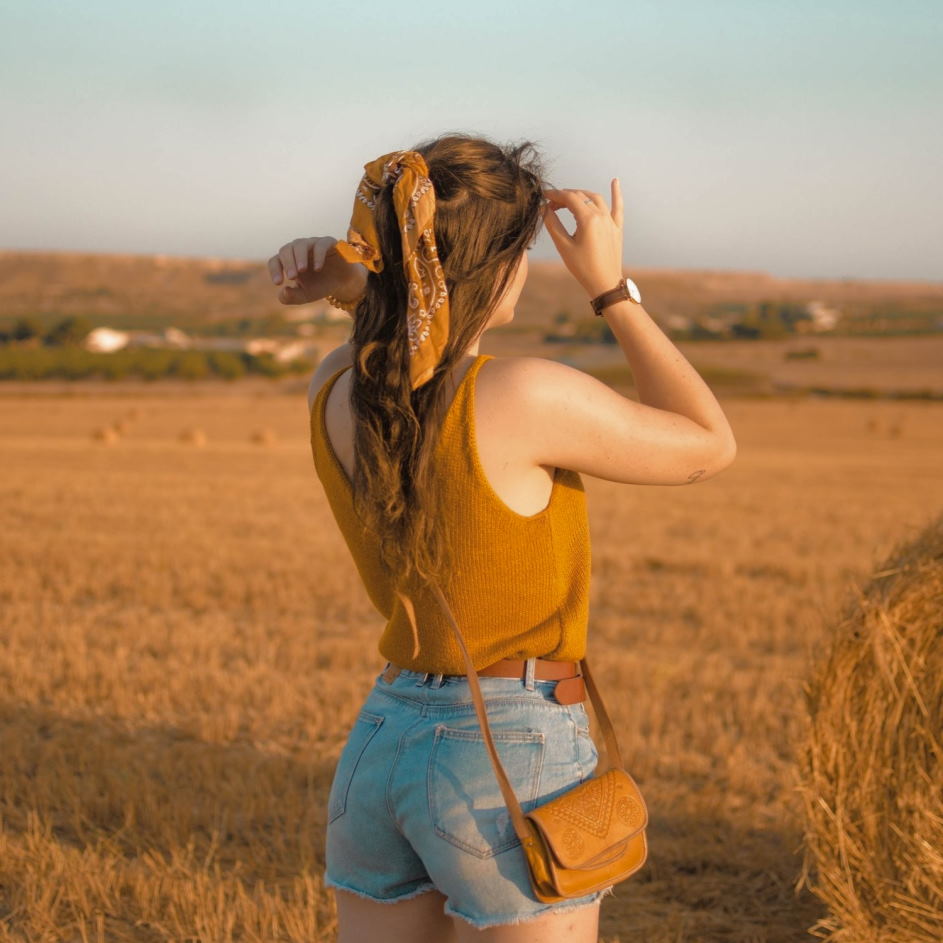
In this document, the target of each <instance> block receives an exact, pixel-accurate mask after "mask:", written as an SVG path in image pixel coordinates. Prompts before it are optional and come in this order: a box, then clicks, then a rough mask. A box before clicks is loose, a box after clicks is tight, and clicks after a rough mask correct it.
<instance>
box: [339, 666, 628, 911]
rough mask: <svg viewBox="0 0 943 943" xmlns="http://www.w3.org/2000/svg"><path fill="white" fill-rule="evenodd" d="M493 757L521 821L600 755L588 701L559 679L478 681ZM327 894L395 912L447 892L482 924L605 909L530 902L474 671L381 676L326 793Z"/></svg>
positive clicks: (588, 771) (583, 775)
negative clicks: (559, 688)
mask: <svg viewBox="0 0 943 943" xmlns="http://www.w3.org/2000/svg"><path fill="white" fill-rule="evenodd" d="M479 683H480V685H481V691H482V694H483V696H484V698H485V703H486V706H487V709H488V721H489V724H490V726H491V731H492V736H493V737H494V741H495V747H496V749H497V750H498V755H499V756H500V757H501V762H502V764H503V765H504V769H505V771H506V772H507V775H508V779H509V780H510V781H511V785H512V786H513V788H514V792H515V794H516V795H517V798H518V801H519V802H520V804H521V807H522V808H523V810H524V811H525V812H527V811H529V810H530V809H532V808H534V807H535V806H536V805H539V804H541V803H543V802H545V801H547V800H549V799H552V798H554V797H555V796H557V795H560V794H561V793H563V792H566V791H567V790H568V789H571V788H572V787H573V786H575V785H576V784H577V783H580V782H582V781H583V780H585V779H587V778H589V777H590V776H591V775H592V773H593V770H594V769H595V767H596V763H597V760H598V759H599V754H598V753H597V750H596V745H595V744H594V742H593V740H592V738H591V736H590V731H589V716H588V714H587V711H586V708H585V706H584V704H582V703H578V704H560V703H558V702H557V701H556V700H555V699H554V697H553V690H554V687H555V686H556V681H542V680H535V679H534V677H533V660H532V659H531V660H530V661H529V664H528V668H527V671H526V672H525V676H524V677H522V678H520V679H518V678H496V677H490V676H485V677H480V678H479ZM325 852H326V853H325V858H326V870H325V884H326V885H327V886H330V887H336V888H340V889H342V890H347V891H352V892H353V893H355V894H358V895H360V896H361V897H366V898H369V899H371V900H375V901H380V902H384V903H393V902H395V901H399V900H405V899H407V898H409V897H415V896H417V895H418V894H422V893H425V892H426V891H430V890H433V889H438V890H439V891H441V892H442V893H443V894H444V895H445V896H446V897H447V901H446V903H445V912H446V913H447V914H451V915H453V916H455V917H459V918H461V919H463V920H466V921H467V922H469V923H471V924H472V925H473V926H476V927H479V928H484V927H490V926H495V925H498V924H508V923H520V922H522V921H524V920H528V919H531V918H534V917H539V916H542V915H543V914H546V913H550V912H562V911H568V910H574V909H576V908H579V907H585V906H588V905H590V904H596V903H597V902H598V901H599V900H601V898H602V897H603V896H604V895H605V894H607V893H611V891H612V888H611V887H607V888H604V889H603V890H600V891H597V892H595V893H593V894H589V895H587V896H585V897H579V898H571V899H567V900H564V901H559V902H557V903H552V904H548V903H544V902H542V901H540V900H539V899H538V898H537V897H535V896H534V893H533V890H532V888H531V884H530V878H529V876H528V872H527V864H526V862H525V859H524V852H523V850H522V848H521V843H520V839H518V837H517V835H516V834H515V832H514V828H513V825H512V824H511V820H510V816H509V814H508V811H507V806H506V805H505V803H504V797H503V796H502V794H501V790H500V788H499V787H498V781H497V778H496V777H495V772H494V767H493V766H492V764H491V759H490V757H489V754H488V750H487V747H486V746H485V742H484V737H483V736H482V733H481V728H480V726H479V723H478V716H477V714H476V713H475V705H474V702H473V701H472V696H471V688H470V685H469V683H468V679H467V677H466V676H465V675H441V674H435V675H433V674H430V673H428V672H421V671H418V672H417V671H406V670H403V671H401V672H400V674H399V675H398V676H397V677H396V678H394V679H393V681H392V682H390V683H387V682H386V681H385V680H384V679H383V672H381V673H380V674H379V675H377V677H376V679H375V681H374V685H373V688H372V689H371V691H370V693H369V695H368V696H367V699H366V701H365V702H364V703H363V705H362V707H361V708H360V710H359V712H358V713H357V715H356V718H355V720H354V722H353V726H352V728H351V730H350V733H349V735H348V738H347V742H346V744H345V745H344V748H343V751H342V752H341V755H340V758H339V760H338V763H337V766H336V768H335V771H334V779H333V781H332V783H331V790H330V794H329V797H328V809H327V836H326V848H325Z"/></svg>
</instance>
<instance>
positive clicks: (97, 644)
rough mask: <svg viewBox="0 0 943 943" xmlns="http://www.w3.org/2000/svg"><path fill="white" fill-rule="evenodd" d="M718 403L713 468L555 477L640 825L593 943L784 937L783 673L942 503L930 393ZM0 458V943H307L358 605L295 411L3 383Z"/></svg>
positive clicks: (359, 626) (793, 929)
mask: <svg viewBox="0 0 943 943" xmlns="http://www.w3.org/2000/svg"><path fill="white" fill-rule="evenodd" d="M722 403H723V405H724V407H725V410H726V412H727V415H728V417H729V419H730V422H731V424H732V426H733V428H734V431H735V433H736V435H737V440H738V444H739V454H738V457H737V460H736V462H735V463H734V465H733V466H731V467H730V468H729V469H727V470H726V471H725V472H723V473H722V474H721V475H720V476H719V477H717V478H715V479H712V480H710V481H707V482H704V483H701V484H698V485H694V486H684V487H638V486H626V485H617V484H613V483H611V482H605V481H600V480H597V479H592V478H588V477H585V476H584V479H583V480H584V483H585V486H586V491H587V496H588V501H589V512H590V525H591V532H592V540H593V586H592V597H591V600H592V601H591V612H590V643H589V644H590V657H591V659H592V660H593V663H594V668H595V671H596V674H597V676H598V678H599V680H600V682H601V686H602V688H603V691H604V693H605V696H606V700H607V704H608V705H609V708H610V711H611V712H612V714H613V719H614V721H615V722H616V724H617V726H618V729H619V731H620V737H621V743H622V745H623V751H624V759H625V760H626V765H627V767H628V768H629V769H630V771H631V772H632V773H633V775H634V776H635V777H636V779H637V780H638V782H639V784H640V786H641V788H642V791H643V793H644V794H645V796H646V799H647V801H648V804H649V809H650V815H651V825H650V829H649V836H650V857H649V861H648V863H647V865H646V866H645V868H644V869H643V871H641V872H640V873H639V874H638V875H636V876H635V877H634V878H632V879H631V880H629V881H628V882H626V883H624V884H621V885H619V886H617V888H616V890H615V893H614V895H613V896H610V897H607V898H606V899H605V901H604V903H603V909H602V920H601V937H602V939H603V940H604V941H607V943H615V941H621V943H630V941H633V943H634V941H638V940H644V941H646V943H669V941H670V943H682V941H685V943H686V941H692V943H693V941H697V943H700V941H705V943H706V941H711V943H713V941H718V943H719V941H725V943H794V941H800V940H802V939H803V938H805V939H811V937H809V936H808V935H807V934H806V929H807V928H808V927H810V926H811V925H812V924H813V923H814V922H815V920H816V919H817V918H818V917H820V916H821V915H822V914H823V908H822V905H821V904H819V902H818V901H817V900H816V899H815V898H814V897H813V896H812V895H811V894H810V893H809V892H808V890H806V889H799V890H797V889H796V887H795V885H796V883H797V879H798V877H799V872H800V854H799V848H800V841H801V833H800V822H799V818H798V810H799V803H798V797H797V795H796V792H795V785H796V783H795V774H794V764H793V749H794V744H795V742H796V739H797V737H798V736H799V734H800V731H801V725H802V699H801V694H802V689H801V685H802V681H803V679H804V677H805V676H806V674H807V670H808V665H809V660H810V659H811V658H814V657H815V655H816V650H817V647H818V646H819V645H820V644H821V643H822V641H823V640H824V639H825V638H826V637H827V633H828V629H829V622H830V619H831V617H832V615H833V614H834V612H835V611H836V609H837V607H838V605H839V604H840V602H841V600H842V599H843V598H844V597H845V595H846V594H847V593H850V592H852V591H853V589H854V586H855V585H856V584H857V583H861V582H863V581H865V580H866V579H867V578H868V575H869V573H870V571H871V569H872V568H873V567H874V566H875V565H876V564H877V563H878V562H879V561H880V559H881V557H882V556H883V554H884V553H885V552H886V551H887V550H888V549H890V547H891V546H892V545H893V544H894V543H895V542H896V541H898V540H899V539H901V538H902V537H906V536H908V535H910V534H912V533H915V532H916V531H917V530H919V528H920V527H921V526H922V525H923V524H924V523H926V522H927V521H928V520H929V518H930V517H931V516H933V515H935V514H936V513H938V512H939V509H940V507H941V504H943V476H941V475H940V474H939V469H940V468H941V466H943V444H941V441H940V436H939V432H938V430H939V429H940V427H941V419H943V405H940V404H939V403H932V402H907V403H899V402H898V403H895V402H890V401H873V402H867V403H865V404H862V403H860V402H855V401H844V400H837V401H836V400H816V399H804V400H794V401H777V400H770V401H759V400H758V401H754V400H746V399H743V400H740V399H726V400H722ZM121 418H123V419H124V420H125V423H126V426H125V432H124V434H123V436H122V437H121V438H120V439H118V440H117V441H115V442H113V443H110V444H108V443H105V442H102V441H96V440H94V439H93V438H92V437H91V433H92V430H93V429H95V428H96V427H98V426H101V425H104V424H106V423H109V422H112V421H114V420H117V419H121ZM192 427H198V428H199V429H202V430H203V431H204V432H205V435H206V442H205V444H204V445H195V444H193V443H192V442H183V441H180V440H179V439H178V435H179V433H180V432H181V430H183V429H186V428H192ZM263 430H268V433H267V434H266V435H263V436H261V437H260V438H261V439H262V441H260V442H254V441H251V438H250V437H251V435H252V433H253V432H254V431H263ZM0 453H2V456H3V459H2V464H3V473H2V480H3V489H2V494H0V612H2V632H0V751H2V757H3V761H2V763H0V918H2V919H0V940H4V941H6V940H10V941H13V940H16V941H21V940H28V941H46V940H48V941H60V940H61V941H70V943H71V941H83V943H84V941H123V940H133V941H147V943H150V941H155V943H156V941H167V940H175V941H185V940H186V941H201V943H222V941H226V940H230V939H232V940H247V941H248V940H257V941H276V940H291V941H302V940H306V941H310V940H324V941H330V940H332V939H333V938H334V926H335V925H334V911H333V903H332V898H331V896H330V894H329V893H327V892H326V891H325V890H324V889H323V888H322V885H321V868H322V865H323V849H322V845H323V835H324V824H325V817H324V806H325V802H326V797H327V791H328V788H329V785H330V780H331V776H332V773H333V769H334V764H335V762H336V759H337V756H338V754H339V752H340V749H341V747H342V745H343V741H344V737H345V736H346V732H347V729H348V728H349V726H350V724H351V722H352V721H353V718H354V716H355V715H356V712H357V710H358V708H359V705H360V703H361V701H362V700H363V698H364V697H365V696H366V693H367V690H368V688H369V686H370V684H371V683H372V680H373V677H374V676H375V675H376V674H377V673H378V671H379V670H380V669H381V668H382V667H383V664H384V662H383V660H382V659H381V657H380V655H379V654H378V652H377V651H376V639H377V638H378V636H379V632H380V629H381V627H382V619H381V617H380V616H379V615H378V614H377V613H376V612H375V610H373V608H372V607H371V605H370V602H369V600H368V598H367V596H366V593H365V592H364V590H363V588H362V586H361V584H360V581H359V579H358V577H357V573H356V570H355V569H354V566H353V563H352V561H351V560H350V557H349V555H348V552H347V549H346V546H345V544H344V543H343V540H342V538H341V536H340V534H339V532H338V530H337V528H336V525H335V524H334V521H333V518H332V516H331V513H330V509H329V507H328V505H327V502H326V499H325V498H324V495H323V492H322V490H321V486H320V484H319V482H318V480H317V478H316V476H315V473H314V469H313V466H312V463H311V456H310V449H309V444H308V440H307V413H306V407H305V400H304V394H303V393H299V394H294V395H292V396H283V395H262V394H260V393H258V392H252V391H250V390H248V389H247V390H246V392H238V391H236V392H233V391H232V390H230V391H229V392H227V393H226V394H222V393H219V394H216V393H213V392H212V391H209V392H204V393H200V394H198V393H196V392H194V393H191V394H178V393H175V394H166V395H162V394H161V392H160V391H159V390H154V391H147V392H139V393H128V392H124V393H122V392H120V391H116V392H115V393H112V394H109V395H105V394H99V395H92V396H83V395H76V396H64V395H26V394H20V395H12V394H11V395H6V396H3V397H0Z"/></svg>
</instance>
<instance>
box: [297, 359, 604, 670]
mask: <svg viewBox="0 0 943 943" xmlns="http://www.w3.org/2000/svg"><path fill="white" fill-rule="evenodd" d="M490 359H492V356H491V355H490V354H479V355H478V357H477V358H476V359H475V361H473V362H472V364H471V365H470V366H469V367H468V368H467V370H466V372H465V375H464V376H463V377H462V379H461V381H460V383H459V386H458V389H457V390H456V391H455V394H454V397H453V399H452V401H451V403H449V405H448V411H447V413H446V414H445V416H444V418H443V421H442V426H441V431H440V438H439V440H438V442H437V444H436V449H435V452H434V454H433V462H434V463H435V469H436V471H437V473H438V474H439V475H441V477H442V479H444V487H445V488H446V489H447V492H446V499H445V502H444V503H445V506H446V508H447V509H448V512H447V516H446V519H445V520H443V521H442V522H441V524H442V527H443V528H445V530H446V539H447V540H448V541H449V544H450V546H451V547H452V552H453V554H454V560H455V565H454V567H453V572H449V573H448V574H447V575H443V576H442V578H441V579H440V580H439V586H440V588H441V590H442V593H443V594H444V595H445V597H446V599H447V601H448V604H449V606H450V607H451V610H452V613H453V616H454V618H455V621H456V622H457V623H458V625H459V628H460V629H461V630H462V634H463V635H464V638H465V644H466V646H467V647H468V651H469V654H470V655H471V658H472V663H473V664H474V666H475V670H476V671H477V670H478V669H480V668H483V667H485V666H486V665H490V664H492V663H493V662H495V661H499V660H501V659H502V658H529V657H531V656H535V655H536V656H538V657H541V658H548V659H551V660H555V661H576V660H578V659H580V658H582V657H583V656H584V654H585V653H586V635H587V625H588V617H589V580H590V561H591V553H590V533H589V520H588V516H587V509H586V493H585V491H584V488H583V482H582V480H581V478H580V476H579V473H577V472H575V471H572V470H570V469H564V468H557V469H555V472H554V480H553V489H552V492H551V495H550V502H549V504H548V505H547V506H546V507H545V508H544V509H543V510H541V511H538V512H537V513H536V514H528V515H524V514H519V513H517V512H516V511H514V510H512V509H511V508H510V507H508V506H507V504H505V503H504V501H503V500H502V499H501V498H500V497H499V496H498V494H497V492H496V491H495V490H494V489H493V488H492V487H491V485H490V483H489V481H488V479H487V478H486V477H485V473H484V470H483V469H482V466H481V463H480V461H479V458H478V452H477V444H476V436H475V417H474V411H473V407H474V396H475V379H476V377H477V374H478V371H479V369H480V368H481V366H482V364H484V362H485V361H486V360H490ZM348 369H350V367H349V366H348V367H343V368H341V369H340V370H338V371H337V372H335V373H334V374H332V375H331V376H330V377H329V378H328V380H327V381H326V382H325V383H324V384H323V386H322V387H321V389H320V390H318V393H317V396H316V397H315V400H314V404H313V406H312V409H311V417H310V419H311V450H312V455H313V458H314V465H315V470H316V472H317V475H318V477H319V478H320V480H321V482H322V484H323V486H324V490H325V493H326V495H327V499H328V502H329V504H330V507H331V510H332V512H333V514H334V517H335V519H336V520H337V524H338V527H339V528H340V531H341V533H342V535H343V537H344V539H345V541H346V543H347V546H348V548H349V549H350V552H351V555H352V557H353V560H354V564H355V565H356V567H357V570H358V572H359V574H360V578H361V579H362V580H363V583H364V587H365V588H366V590H367V594H368V595H369V597H370V600H371V602H372V603H373V605H374V607H375V608H376V610H377V611H378V612H379V613H380V615H382V616H383V618H384V619H386V620H387V621H386V626H385V628H384V630H383V633H382V635H381V636H380V640H379V652H380V654H381V655H382V656H383V658H385V659H386V660H387V661H390V662H393V664H396V665H399V666H400V667H402V668H408V669H411V670H413V671H428V672H433V673H439V672H441V673H443V674H462V675H463V674H465V673H466V670H467V669H466V667H465V660H464V658H463V657H462V652H461V649H460V648H459V646H458V642H457V641H456V639H455V636H454V634H453V631H452V627H451V624H450V622H449V621H448V616H447V615H446V614H445V612H444V611H443V610H442V607H441V606H440V604H439V601H438V599H437V598H436V596H435V594H434V593H433V592H432V591H431V590H429V589H428V588H427V587H421V586H420V585H419V584H417V583H416V582H408V583H407V586H408V587H409V591H408V596H409V599H410V600H411V601H412V603H413V606H414V610H415V625H414V624H413V623H412V622H411V620H410V618H409V614H408V612H407V611H406V608H405V607H404V606H403V604H402V602H401V601H400V599H399V597H398V595H397V593H396V587H395V586H394V583H393V581H392V580H391V579H390V574H389V570H388V568H387V567H385V566H384V565H382V564H381V560H380V556H379V552H378V546H377V542H376V540H375V539H373V540H372V539H371V538H370V535H369V533H368V532H367V531H366V530H365V529H364V528H363V526H362V525H361V524H360V522H359V520H358V518H357V516H356V514H355V512H354V506H353V495H352V488H351V483H350V480H349V479H348V477H347V473H346V472H345V470H344V467H343V466H342V465H341V463H340V461H339V460H338V458H337V455H336V454H335V452H334V449H333V447H332V446H331V443H330V440H329V439H328V437H327V429H326V426H325V422H324V407H325V403H326V401H327V397H328V395H329V393H330V391H331V388H332V387H333V385H334V383H335V381H336V380H337V378H338V377H339V376H340V375H341V373H343V372H344V370H348ZM416 643H418V653H417V652H416Z"/></svg>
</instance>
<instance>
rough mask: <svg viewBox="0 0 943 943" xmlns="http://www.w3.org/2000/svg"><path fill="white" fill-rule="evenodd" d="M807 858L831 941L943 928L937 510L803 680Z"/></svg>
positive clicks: (942, 558) (942, 620) (862, 942)
mask: <svg viewBox="0 0 943 943" xmlns="http://www.w3.org/2000/svg"><path fill="white" fill-rule="evenodd" d="M807 707H808V713H809V724H808V730H807V731H806V733H805V735H804V738H803V741H802V748H801V751H800V753H799V768H800V770H801V776H802V786H803V789H802V796H803V803H804V810H805V817H806V847H807V851H808V853H807V856H806V861H807V864H808V866H809V867H810V868H813V869H814V870H815V872H816V875H817V876H816V878H815V879H814V881H813V889H814V890H815V892H816V893H817V894H818V896H819V897H821V898H822V899H823V900H824V901H825V902H826V903H827V904H828V905H829V909H830V911H831V914H830V916H829V918H828V919H826V920H824V921H823V922H822V927H821V930H822V933H821V935H822V936H823V937H825V938H826V939H828V940H832V941H834V943H842V941H853V943H881V941H883V940H889V939H893V940H894V941H895V943H938V941H939V940H940V935H941V932H943V515H941V516H939V517H937V518H936V519H935V520H933V521H932V522H931V523H930V524H928V525H927V527H926V529H925V530H924V531H923V532H922V533H920V534H919V535H918V536H917V537H916V538H914V539H912V540H910V541H908V542H904V543H902V544H901V545H900V546H897V547H895V548H894V550H893V551H892V552H891V554H890V555H889V556H888V558H887V559H886V560H885V561H883V562H882V563H881V564H880V565H879V566H878V568H877V571H876V572H875V573H874V574H873V575H872V579H871V581H870V582H869V583H868V585H867V586H866V587H865V588H864V590H863V591H862V592H860V594H859V595H858V596H856V597H855V598H853V599H852V600H851V601H850V603H849V604H848V605H847V606H846V608H845V611H844V612H843V614H842V618H841V619H840V621H839V625H838V628H837V631H836V632H835V635H834V638H833V639H832V640H831V643H830V648H829V651H828V656H827V657H826V658H825V659H823V661H822V664H821V665H820V666H819V667H818V669H817V670H816V671H815V674H814V676H813V678H812V679H811V681H810V683H809V686H808V691H807Z"/></svg>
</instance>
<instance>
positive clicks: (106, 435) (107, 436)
mask: <svg viewBox="0 0 943 943" xmlns="http://www.w3.org/2000/svg"><path fill="white" fill-rule="evenodd" d="M92 438H93V439H94V440H95V441H96V442H103V443H104V444H105V445H113V444H114V443H115V442H117V441H118V440H119V439H120V438H121V433H120V431H119V430H118V429H115V427H114V426H97V427H96V428H95V429H93V430H92Z"/></svg>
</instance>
